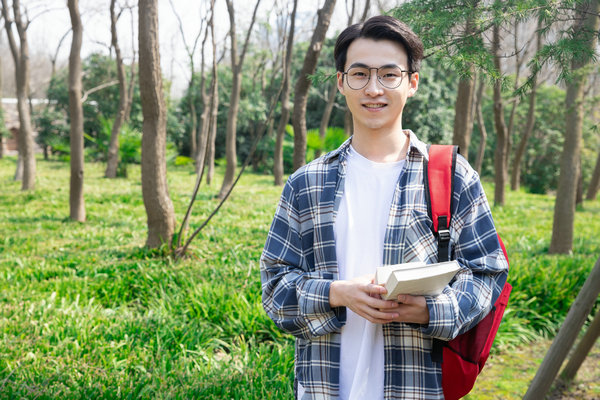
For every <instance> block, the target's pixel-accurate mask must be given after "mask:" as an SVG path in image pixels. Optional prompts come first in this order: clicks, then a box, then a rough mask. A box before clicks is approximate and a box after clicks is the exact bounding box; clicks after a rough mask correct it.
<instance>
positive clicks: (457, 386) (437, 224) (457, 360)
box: [424, 145, 512, 400]
mask: <svg viewBox="0 0 600 400" xmlns="http://www.w3.org/2000/svg"><path fill="white" fill-rule="evenodd" d="M457 153H458V146H452V145H432V146H430V148H429V161H427V160H425V161H424V175H425V177H426V179H425V196H426V198H427V208H428V213H429V216H430V217H431V220H432V221H433V233H434V235H435V236H437V238H438V258H439V260H438V261H439V262H442V261H448V260H449V258H450V255H449V253H450V252H449V250H450V249H449V247H450V231H449V228H450V219H451V217H452V216H451V210H452V197H453V196H452V193H453V192H454V179H453V178H454V170H455V166H456V155H457ZM498 241H499V242H500V246H501V247H502V251H503V252H504V256H505V257H506V260H507V261H508V256H507V254H506V249H505V247H504V243H502V239H500V236H498ZM511 289H512V286H511V285H510V284H509V283H506V284H505V285H504V287H503V288H502V292H501V293H500V296H499V297H498V299H497V300H496V303H495V304H494V307H492V310H491V311H490V313H489V314H488V315H487V316H486V317H485V318H484V319H482V320H481V321H480V322H479V323H478V324H477V325H476V326H474V327H473V328H471V329H470V330H468V331H467V332H465V333H463V334H462V335H459V336H457V337H456V338H454V339H452V340H451V341H449V342H445V341H442V340H437V339H435V340H434V343H433V349H432V359H433V360H434V361H437V362H441V363H442V388H443V390H444V397H445V399H446V400H454V399H460V398H461V397H463V396H465V395H466V394H467V393H469V392H470V391H471V389H472V388H473V385H474V384H475V380H476V379H477V375H479V373H480V372H481V370H482V369H483V366H484V365H485V362H486V360H487V358H488V356H489V355H490V349H491V348H492V343H493V342H494V338H495V337H496V332H497V331H498V327H499V326H500V321H501V320H502V316H503V314H504V310H505V309H506V305H507V303H508V297H509V295H510V291H511Z"/></svg>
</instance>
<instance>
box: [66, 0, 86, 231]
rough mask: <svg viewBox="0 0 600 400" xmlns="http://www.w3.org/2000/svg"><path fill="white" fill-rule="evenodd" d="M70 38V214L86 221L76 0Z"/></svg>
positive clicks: (71, 2)
mask: <svg viewBox="0 0 600 400" xmlns="http://www.w3.org/2000/svg"><path fill="white" fill-rule="evenodd" d="M67 5H68V7H69V14H70V16H71V26H72V28H73V29H72V30H73V38H72V42H71V54H70V56H69V114H70V115H69V117H70V120H71V130H70V142H71V187H70V193H69V208H70V216H71V219H72V220H74V221H79V222H84V221H85V201H84V199H83V105H82V103H81V40H82V35H83V27H82V26H81V16H80V15H79V0H68V2H67Z"/></svg>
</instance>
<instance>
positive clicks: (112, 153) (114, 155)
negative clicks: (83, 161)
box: [104, 0, 129, 178]
mask: <svg viewBox="0 0 600 400" xmlns="http://www.w3.org/2000/svg"><path fill="white" fill-rule="evenodd" d="M115 2H116V0H111V2H110V21H111V22H110V31H111V37H112V47H113V48H114V49H115V57H116V61H117V77H118V79H119V109H118V110H117V114H116V115H115V120H114V121H113V126H112V129H111V132H110V142H109V145H108V160H107V163H106V172H105V173H104V176H105V177H106V178H116V177H117V169H118V166H119V133H120V132H121V126H123V122H125V120H126V118H127V116H126V115H125V113H126V111H127V108H128V107H127V104H128V102H129V99H128V91H127V78H126V77H125V64H124V63H123V57H122V56H121V48H120V47H119V42H118V39H117V15H116V14H115Z"/></svg>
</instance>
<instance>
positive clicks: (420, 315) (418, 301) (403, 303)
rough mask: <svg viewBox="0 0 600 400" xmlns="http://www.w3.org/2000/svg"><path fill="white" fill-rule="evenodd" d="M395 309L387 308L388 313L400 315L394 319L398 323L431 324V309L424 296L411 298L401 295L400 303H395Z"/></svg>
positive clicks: (399, 297)
mask: <svg viewBox="0 0 600 400" xmlns="http://www.w3.org/2000/svg"><path fill="white" fill-rule="evenodd" d="M394 304H395V306H394V307H393V308H391V309H390V308H386V309H385V311H386V312H388V313H389V312H392V313H395V314H396V315H398V316H397V317H394V321H396V322H412V323H416V324H424V325H427V324H428V323H429V308H428V307H427V300H425V297H423V296H411V295H409V294H401V295H399V296H398V303H394Z"/></svg>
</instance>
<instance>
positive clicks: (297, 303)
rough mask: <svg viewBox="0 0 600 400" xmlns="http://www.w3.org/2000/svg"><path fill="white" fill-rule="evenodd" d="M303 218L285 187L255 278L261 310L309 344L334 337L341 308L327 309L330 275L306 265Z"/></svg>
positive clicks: (342, 316) (342, 313)
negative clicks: (257, 279)
mask: <svg viewBox="0 0 600 400" xmlns="http://www.w3.org/2000/svg"><path fill="white" fill-rule="evenodd" d="M304 214H308V213H303V215H304ZM304 218H310V217H309V216H306V217H304V216H302V217H301V213H300V211H299V206H298V200H297V196H296V194H295V192H294V189H293V187H292V185H291V184H290V182H289V181H288V183H287V184H286V186H285V187H284V190H283V193H282V195H281V199H280V201H279V204H278V206H277V210H276V212H275V217H274V218H273V223H272V224H271V229H270V231H269V234H268V236H267V241H266V244H265V247H264V250H263V253H262V256H261V258H260V275H261V281H262V302H263V307H264V309H265V311H266V312H267V314H268V315H269V317H270V318H271V319H272V320H273V321H274V322H275V324H276V325H277V326H278V327H279V328H280V329H282V330H284V331H285V332H288V333H291V334H292V335H294V336H296V337H300V338H303V339H311V338H314V337H317V336H322V335H326V334H329V333H332V332H339V331H340V329H341V327H342V325H343V324H344V321H345V308H343V307H339V308H337V307H336V308H332V307H331V305H330V303H329V289H330V286H331V282H332V280H333V275H332V274H331V273H327V272H319V271H314V270H313V269H312V268H311V267H310V266H309V265H308V262H307V258H306V257H305V251H304V250H303V238H302V234H301V232H302V229H301V226H302V224H303V219H304ZM304 223H305V224H306V223H307V221H304Z"/></svg>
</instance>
